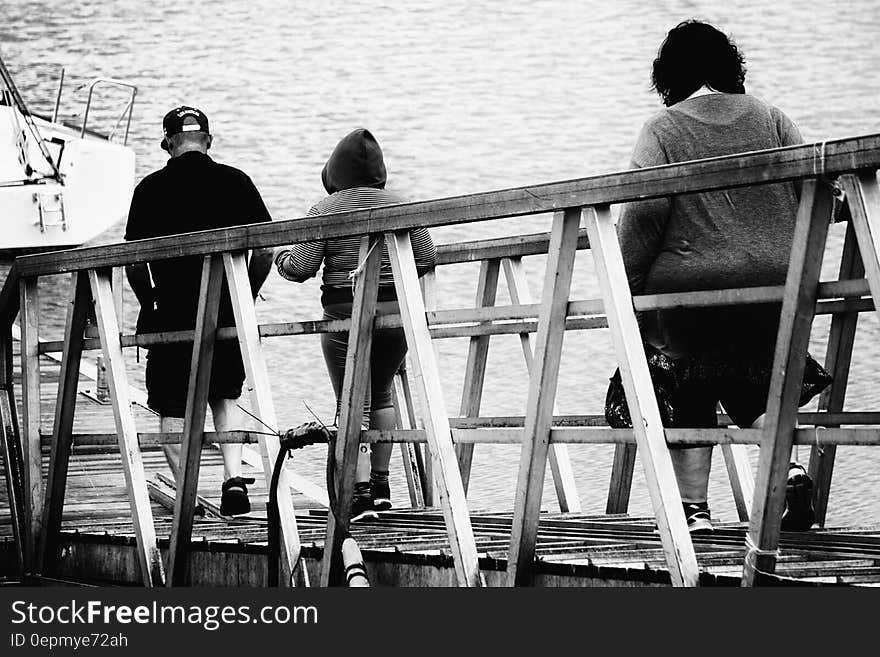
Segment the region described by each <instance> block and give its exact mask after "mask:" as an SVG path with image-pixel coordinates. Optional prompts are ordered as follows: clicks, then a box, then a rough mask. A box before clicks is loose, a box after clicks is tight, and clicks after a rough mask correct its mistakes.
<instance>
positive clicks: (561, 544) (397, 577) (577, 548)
mask: <svg viewBox="0 0 880 657" xmlns="http://www.w3.org/2000/svg"><path fill="white" fill-rule="evenodd" d="M41 371H42V374H43V386H42V387H41V396H42V409H43V418H42V423H43V426H45V427H49V426H51V424H52V418H53V413H54V406H55V394H56V392H57V380H58V364H57V362H56V361H53V360H50V359H48V358H46V357H42V359H41ZM94 388H95V382H94V381H92V380H89V379H87V378H85V377H81V379H80V394H79V396H78V399H77V408H76V420H75V424H74V433H75V434H85V433H91V434H96V433H98V434H100V433H113V432H114V431H115V429H114V424H113V413H112V408H111V406H110V405H109V404H101V403H99V402H97V401H95V400H94V399H92V398H91V397H90V396H89V395H87V394H84V393H87V392H92V393H93V392H94ZM19 398H20V397H19ZM135 415H136V420H137V425H138V430H139V431H141V432H155V431H158V419H157V417H156V416H155V415H154V414H153V413H152V412H151V411H149V410H147V409H145V408H143V407H140V406H138V405H137V404H135ZM143 457H144V467H145V471H146V473H147V477H148V479H150V480H155V479H156V478H157V475H164V476H166V477H167V476H170V470H169V469H168V466H167V464H166V462H165V458H164V455H163V454H162V451H161V450H160V449H159V448H156V447H152V448H146V449H144V452H143ZM47 466H48V453H46V454H45V460H44V468H45V467H47ZM245 474H246V475H248V476H254V477H256V479H257V484H256V485H255V486H253V487H252V488H251V491H252V494H251V500H252V503H253V506H254V510H253V511H252V513H251V514H250V515H249V516H247V517H244V518H239V519H235V520H230V519H225V518H219V517H216V516H213V515H211V514H210V513H209V514H207V515H206V516H204V517H201V518H197V519H196V521H195V526H194V528H193V541H194V543H193V548H192V557H191V564H190V572H191V575H190V577H191V583H192V584H196V585H218V586H219V585H228V586H235V585H241V586H265V585H266V581H267V575H266V570H267V558H266V554H267V541H266V522H265V510H264V506H263V502H264V500H265V498H266V495H267V492H266V487H265V484H264V482H263V479H262V474H261V473H260V472H258V471H257V470H256V469H255V468H252V467H250V466H245ZM221 481H222V461H221V458H220V452H219V450H217V449H216V448H206V449H205V450H204V452H203V455H202V467H201V477H200V481H199V494H200V495H201V496H203V497H204V498H206V499H207V500H208V501H209V502H212V503H214V504H217V505H219V491H220V483H221ZM294 504H295V506H296V509H297V512H298V513H297V523H298V526H299V530H300V535H301V540H302V545H303V559H304V563H305V564H306V567H307V568H308V570H309V572H310V577H311V578H312V579H313V581H314V580H316V579H317V577H318V571H319V568H320V563H321V558H322V554H323V544H324V538H325V531H326V525H327V513H326V510H324V509H321V508H317V505H316V504H315V503H314V502H313V501H311V500H309V499H308V498H307V497H305V496H303V495H296V494H294ZM152 510H153V514H154V518H155V523H156V534H157V536H158V538H159V546H160V548H161V549H162V550H163V552H166V551H167V550H168V547H169V535H170V533H171V525H172V516H173V514H172V511H171V510H170V509H168V508H167V507H165V506H163V505H161V504H159V503H157V502H156V501H153V503H152ZM472 524H473V528H474V535H475V539H476V544H477V550H478V554H479V560H480V569H481V571H482V573H483V575H484V576H485V578H486V583H487V584H488V585H493V584H495V585H501V584H502V583H503V578H504V573H505V570H506V568H507V549H508V545H509V542H510V528H511V514H510V513H492V512H472ZM716 526H717V529H716V531H715V532H714V533H713V534H712V535H709V536H697V537H694V549H695V551H696V554H697V562H698V564H699V568H700V582H701V584H703V585H730V586H738V585H739V583H740V580H741V577H742V563H743V558H744V554H745V535H746V530H747V526H746V524H745V523H726V524H717V525H716ZM352 534H353V536H354V538H355V540H356V541H357V542H358V545H359V546H360V548H361V550H362V552H363V554H364V557H365V561H366V564H367V570H368V572H369V574H370V578H371V580H372V582H373V584H374V585H395V586H438V585H439V586H454V585H455V575H454V568H453V564H452V556H451V552H450V548H449V541H448V537H447V532H446V527H445V523H444V520H443V516H442V514H441V512H440V510H439V509H436V508H433V509H424V510H410V509H403V510H393V511H389V512H385V513H382V514H380V518H379V519H378V520H366V521H363V522H360V523H356V524H354V525H353V526H352ZM135 540H136V539H135V530H134V526H133V524H132V520H131V513H130V503H129V500H128V497H127V492H126V487H125V480H124V477H123V473H122V463H121V459H120V456H119V453H118V450H117V449H116V447H107V448H102V447H97V448H96V447H79V448H75V449H74V455H73V458H72V459H71V463H70V471H69V481H68V494H67V496H66V500H65V505H64V517H63V523H62V536H61V544H62V546H63V548H64V549H63V553H64V555H65V556H64V557H63V558H62V563H61V565H60V570H59V571H58V576H59V577H64V578H70V579H73V580H78V581H84V582H97V583H118V584H132V585H138V584H140V583H141V581H140V578H139V576H138V572H139V570H138V567H137V555H136V549H135ZM780 547H781V550H782V553H781V556H780V558H779V560H778V563H777V568H776V575H777V576H778V577H779V578H780V581H782V582H784V583H786V584H794V583H804V584H816V583H821V584H854V585H880V527H870V528H857V529H853V528H848V529H824V530H814V531H810V532H803V533H789V534H783V537H782V541H781V544H780ZM166 556H167V552H166ZM537 556H538V559H539V562H538V565H537V567H536V570H535V583H536V584H537V585H543V586H602V585H614V586H639V585H664V586H665V585H669V584H670V576H669V572H668V570H667V567H666V558H665V555H664V552H663V548H662V545H661V542H660V536H659V534H658V533H657V532H656V531H655V523H654V520H653V519H650V518H632V517H628V516H626V515H621V514H612V515H593V516H591V515H584V514H580V513H552V514H542V516H541V520H540V525H539V530H538V544H537ZM13 569H14V551H13V549H12V530H11V527H10V524H9V511H8V504H7V501H6V490H5V488H2V487H0V577H2V576H11V575H12V573H13Z"/></svg>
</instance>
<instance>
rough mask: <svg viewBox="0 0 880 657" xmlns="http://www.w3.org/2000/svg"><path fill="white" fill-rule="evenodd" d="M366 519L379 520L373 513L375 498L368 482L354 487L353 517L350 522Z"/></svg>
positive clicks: (359, 482)
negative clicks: (371, 493)
mask: <svg viewBox="0 0 880 657" xmlns="http://www.w3.org/2000/svg"><path fill="white" fill-rule="evenodd" d="M364 518H374V519H375V518H378V516H377V515H376V512H375V511H373V498H372V496H371V495H370V484H369V482H367V481H358V482H356V483H355V485H354V497H352V498H351V515H350V516H349V517H348V521H349V522H357V521H358V520H363V519H364Z"/></svg>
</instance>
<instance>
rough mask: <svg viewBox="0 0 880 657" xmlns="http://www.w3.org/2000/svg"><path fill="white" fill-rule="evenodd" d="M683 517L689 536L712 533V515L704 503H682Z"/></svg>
mask: <svg viewBox="0 0 880 657" xmlns="http://www.w3.org/2000/svg"><path fill="white" fill-rule="evenodd" d="M682 507H684V517H685V519H686V520H687V525H688V531H689V532H690V533H691V534H699V533H705V532H711V531H714V528H713V527H712V514H711V512H710V511H709V505H708V504H707V503H706V502H701V503H699V504H693V503H691V502H683V503H682Z"/></svg>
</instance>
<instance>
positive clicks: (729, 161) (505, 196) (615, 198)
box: [17, 134, 880, 277]
mask: <svg viewBox="0 0 880 657" xmlns="http://www.w3.org/2000/svg"><path fill="white" fill-rule="evenodd" d="M878 167H880V134H874V135H868V136H864V137H853V138H846V139H837V140H831V141H827V142H820V143H815V144H806V145H802V146H790V147H785V148H776V149H769V150H764V151H755V152H753V153H746V154H740V155H728V156H724V157H717V158H709V159H705V160H694V161H691V162H685V163H679V164H670V165H664V166H659V167H649V168H645V169H636V170H631V171H625V172H619V173H610V174H603V175H598V176H592V177H588V178H579V179H576V180H569V181H563V182H552V183H545V184H540V185H532V186H527V187H517V188H512V189H506V190H499V191H493V192H482V193H478V194H470V195H465V196H456V197H449V198H443V199H437V200H430V201H419V202H414V203H403V204H399V205H388V206H383V207H378V208H371V209H368V210H357V211H352V212H340V213H336V214H332V215H320V216H316V217H302V218H298V219H287V220H282V221H275V222H271V223H262V224H252V225H247V226H236V227H232V228H222V229H215V230H207V231H200V232H196V233H186V234H181V235H173V236H170V237H160V238H153V239H147V240H138V241H136V242H119V243H114V244H105V245H101V246H95V247H84V248H79V249H70V250H66V251H56V252H52V253H46V254H39V255H30V256H22V257H20V258H18V259H17V261H18V263H19V273H20V275H21V276H24V277H29V276H40V275H46V274H61V273H66V272H71V271H79V270H85V269H95V268H101V267H115V266H120V265H126V264H132V263H137V262H148V261H152V260H163V259H168V258H177V257H181V256H186V255H206V254H209V253H221V252H224V251H237V250H245V249H254V248H264V247H276V246H283V245H286V244H293V243H298V242H308V241H313V240H321V239H334V238H340V237H350V236H353V235H364V234H368V233H383V232H388V231H398V230H410V229H413V228H419V227H424V228H431V227H437V226H449V225H455V224H463V223H472V222H477V221H486V220H491V219H503V218H510V217H518V216H524V215H531V214H542V213H546V212H553V211H556V210H563V209H565V208H572V207H584V206H591V205H603V204H613V203H622V202H627V201H635V200H644V199H650V198H658V197H663V196H669V195H674V194H685V193H692V192H701V191H712V190H719V189H729V188H733V187H741V186H746V185H759V184H767V183H774V182H783V181H791V180H801V179H806V178H815V177H817V176H823V175H824V176H837V175H839V174H842V173H848V172H853V171H858V170H861V169H867V168H878Z"/></svg>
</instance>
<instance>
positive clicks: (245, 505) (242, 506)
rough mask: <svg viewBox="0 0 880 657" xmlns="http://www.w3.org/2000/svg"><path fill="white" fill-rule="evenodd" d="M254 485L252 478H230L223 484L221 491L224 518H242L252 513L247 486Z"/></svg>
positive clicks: (221, 511)
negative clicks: (245, 514) (244, 514)
mask: <svg viewBox="0 0 880 657" xmlns="http://www.w3.org/2000/svg"><path fill="white" fill-rule="evenodd" d="M252 483H254V479H253V478H252V477H230V478H229V479H227V480H226V481H224V482H223V487H222V488H221V489H220V490H221V491H222V494H221V496H220V513H221V514H223V515H224V516H240V515H242V514H243V513H250V510H251V503H250V500H248V494H247V484H252Z"/></svg>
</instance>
